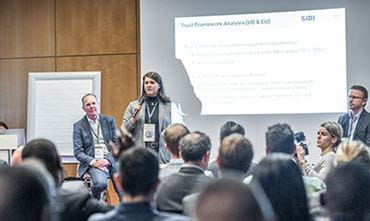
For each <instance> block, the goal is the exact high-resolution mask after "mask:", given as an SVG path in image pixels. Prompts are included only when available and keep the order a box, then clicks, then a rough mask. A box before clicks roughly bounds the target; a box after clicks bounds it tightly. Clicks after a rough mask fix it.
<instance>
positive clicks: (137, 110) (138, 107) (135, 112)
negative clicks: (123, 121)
mask: <svg viewBox="0 0 370 221" xmlns="http://www.w3.org/2000/svg"><path fill="white" fill-rule="evenodd" d="M143 103H144V98H143V97H140V98H139V102H138V105H137V106H136V107H135V109H134V114H133V115H132V117H133V118H136V116H137V114H138V113H139V112H140V110H141V105H142V104H143Z"/></svg>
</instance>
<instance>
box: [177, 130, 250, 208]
mask: <svg viewBox="0 0 370 221" xmlns="http://www.w3.org/2000/svg"><path fill="white" fill-rule="evenodd" d="M252 159H253V149H252V144H251V143H250V142H249V140H248V139H247V138H245V137H244V136H243V135H240V134H231V135H229V136H227V137H225V138H224V139H223V140H222V143H221V147H220V148H219V154H218V157H217V164H218V167H219V168H220V176H221V177H222V178H227V179H233V180H237V181H240V182H242V181H243V179H244V178H245V176H246V174H247V171H248V170H249V167H250V165H251V162H252ZM198 195H199V193H194V194H191V195H188V196H185V197H184V198H183V202H182V203H183V208H184V212H183V213H184V214H186V215H192V214H194V211H195V202H196V200H197V197H198Z"/></svg>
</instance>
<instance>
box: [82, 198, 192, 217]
mask: <svg viewBox="0 0 370 221" xmlns="http://www.w3.org/2000/svg"><path fill="white" fill-rule="evenodd" d="M121 220H130V221H185V220H189V219H188V218H187V217H184V216H180V215H175V214H169V213H161V212H158V211H157V210H155V209H154V208H152V206H151V205H150V204H149V203H148V202H138V203H120V204H119V205H117V207H116V208H115V209H114V210H112V211H110V212H108V213H106V214H95V215H93V216H91V217H90V218H89V221H121Z"/></svg>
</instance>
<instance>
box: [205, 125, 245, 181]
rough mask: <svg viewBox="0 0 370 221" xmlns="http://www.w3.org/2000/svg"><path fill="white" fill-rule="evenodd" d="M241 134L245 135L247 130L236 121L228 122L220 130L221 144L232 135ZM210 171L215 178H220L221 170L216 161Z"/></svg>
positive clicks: (210, 166)
mask: <svg viewBox="0 0 370 221" xmlns="http://www.w3.org/2000/svg"><path fill="white" fill-rule="evenodd" d="M234 133H236V134H241V135H243V136H244V135H245V129H244V127H243V126H242V125H240V124H238V123H236V122H234V121H226V122H225V123H224V124H223V125H222V126H221V128H220V144H221V143H222V140H223V139H224V138H225V137H227V136H229V135H231V134H234ZM208 170H209V171H211V172H212V174H213V177H216V178H217V177H220V170H219V167H218V165H217V162H216V160H215V161H212V162H211V163H210V164H209V166H208Z"/></svg>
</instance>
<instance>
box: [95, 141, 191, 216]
mask: <svg viewBox="0 0 370 221" xmlns="http://www.w3.org/2000/svg"><path fill="white" fill-rule="evenodd" d="M119 165H120V166H119V175H118V176H115V180H116V183H117V184H118V185H119V187H120V189H122V202H121V203H120V204H119V205H118V206H117V207H116V208H115V209H114V210H112V211H110V212H108V213H106V214H95V215H93V216H91V217H90V219H89V221H105V220H106V221H108V220H113V221H114V220H117V221H118V220H143V221H144V220H153V221H155V220H168V221H170V220H178V221H182V220H187V219H186V217H183V216H180V215H172V214H167V213H160V212H158V211H156V209H155V208H153V207H152V205H151V203H152V202H153V195H154V193H155V191H156V189H157V185H158V183H159V179H158V171H159V163H158V160H157V157H156V156H155V155H154V154H153V153H152V152H151V151H150V150H148V149H145V148H140V147H135V148H131V149H129V150H127V151H125V152H124V153H123V154H122V155H121V158H120V160H119Z"/></svg>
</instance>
